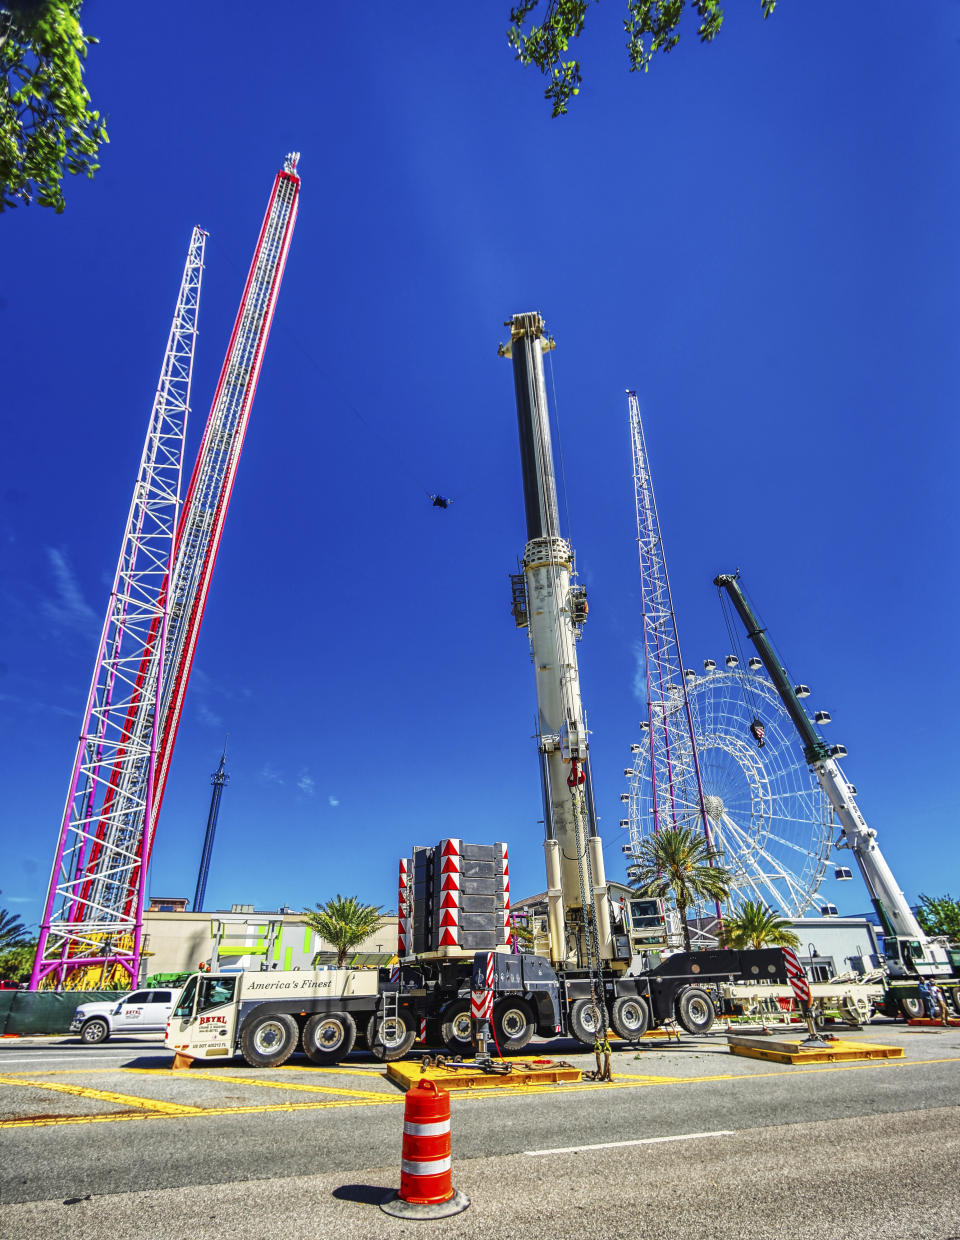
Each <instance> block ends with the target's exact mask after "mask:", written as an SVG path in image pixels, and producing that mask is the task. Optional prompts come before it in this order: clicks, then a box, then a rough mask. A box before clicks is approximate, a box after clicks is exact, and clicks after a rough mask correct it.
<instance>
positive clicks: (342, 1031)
mask: <svg viewBox="0 0 960 1240" xmlns="http://www.w3.org/2000/svg"><path fill="white" fill-rule="evenodd" d="M356 1040H357V1025H356V1021H355V1020H354V1019H353V1017H352V1016H351V1015H350V1013H349V1012H317V1013H316V1015H315V1016H311V1017H310V1019H309V1020H308V1021H307V1023H306V1024H305V1025H304V1027H303V1053H304V1054H305V1055H306V1057H307V1058H308V1059H309V1060H310V1062H311V1063H316V1064H331V1063H339V1062H340V1061H341V1060H342V1059H346V1057H347V1056H348V1055H349V1054H350V1052H351V1051H352V1050H353V1044H354V1043H355V1042H356Z"/></svg>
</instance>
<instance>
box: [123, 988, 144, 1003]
mask: <svg viewBox="0 0 960 1240" xmlns="http://www.w3.org/2000/svg"><path fill="white" fill-rule="evenodd" d="M149 1002H150V991H149V990H138V991H137V993H136V994H135V995H131V996H130V997H129V998H128V999H124V1003H149Z"/></svg>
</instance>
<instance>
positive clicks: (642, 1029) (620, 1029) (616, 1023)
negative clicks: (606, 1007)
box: [610, 995, 650, 1042]
mask: <svg viewBox="0 0 960 1240" xmlns="http://www.w3.org/2000/svg"><path fill="white" fill-rule="evenodd" d="M610 1024H611V1025H613V1032H614V1033H615V1034H616V1035H617V1037H619V1038H623V1039H625V1040H626V1041H627V1042H633V1041H634V1040H635V1039H636V1038H642V1037H643V1035H644V1034H645V1033H646V1032H647V1026H648V1025H649V1024H650V1009H649V1008H648V1007H647V1001H646V1000H645V999H641V998H640V996H639V995H621V996H620V998H619V999H614V1001H613V1007H612V1008H611V1009H610Z"/></svg>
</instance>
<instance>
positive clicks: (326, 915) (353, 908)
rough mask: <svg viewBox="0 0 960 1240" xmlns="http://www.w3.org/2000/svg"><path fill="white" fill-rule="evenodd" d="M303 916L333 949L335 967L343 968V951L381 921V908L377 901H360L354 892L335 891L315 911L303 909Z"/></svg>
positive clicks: (345, 951)
mask: <svg viewBox="0 0 960 1240" xmlns="http://www.w3.org/2000/svg"><path fill="white" fill-rule="evenodd" d="M303 919H304V921H305V922H306V923H307V925H308V926H310V928H311V929H312V930H315V931H316V932H317V934H319V935H320V937H321V938H323V939H326V941H327V942H328V943H330V944H332V945H333V946H334V947H335V948H336V950H337V968H338V969H339V968H343V964H344V962H345V960H346V958H347V953H348V952H349V951H350V950H351V949H352V948H354V947H359V946H360V944H361V943H362V942H363V940H364V939H365V938H367V937H368V936H369V935H371V934H373V932H374V931H375V930H377V929H378V928H379V927H380V926H381V925H382V924H383V920H384V919H383V908H382V907H381V906H380V905H378V904H361V903H360V901H359V899H358V898H357V897H356V896H341V895H339V894H338V895H335V896H334V897H333V899H331V900H328V901H327V902H326V904H318V905H317V907H316V912H314V910H313V909H306V910H305V911H304V913H303Z"/></svg>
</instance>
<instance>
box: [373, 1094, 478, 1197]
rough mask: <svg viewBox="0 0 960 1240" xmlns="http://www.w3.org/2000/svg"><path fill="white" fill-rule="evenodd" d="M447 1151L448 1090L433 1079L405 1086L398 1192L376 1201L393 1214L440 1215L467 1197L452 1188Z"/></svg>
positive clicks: (448, 1144) (448, 1133)
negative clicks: (411, 1086)
mask: <svg viewBox="0 0 960 1240" xmlns="http://www.w3.org/2000/svg"><path fill="white" fill-rule="evenodd" d="M451 1165H452V1164H451V1152H450V1095H449V1094H448V1093H447V1091H446V1090H444V1089H438V1088H437V1086H436V1084H435V1083H434V1082H433V1081H420V1082H419V1083H418V1084H417V1085H415V1086H414V1088H413V1089H410V1090H408V1091H407V1096H406V1098H405V1099H404V1107H403V1149H402V1153H401V1156H400V1191H399V1192H398V1193H392V1194H391V1195H390V1197H388V1198H387V1200H386V1201H383V1202H381V1203H380V1209H381V1210H385V1211H386V1213H387V1214H393V1215H396V1216H397V1217H398V1218H446V1217H447V1216H448V1215H451V1214H459V1213H460V1212H461V1210H465V1209H466V1208H467V1206H468V1205H469V1204H470V1198H469V1197H468V1196H467V1195H466V1194H465V1193H461V1192H458V1191H457V1189H455V1188H454V1187H453V1177H452V1170H451Z"/></svg>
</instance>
